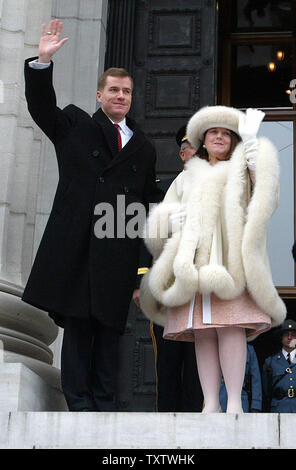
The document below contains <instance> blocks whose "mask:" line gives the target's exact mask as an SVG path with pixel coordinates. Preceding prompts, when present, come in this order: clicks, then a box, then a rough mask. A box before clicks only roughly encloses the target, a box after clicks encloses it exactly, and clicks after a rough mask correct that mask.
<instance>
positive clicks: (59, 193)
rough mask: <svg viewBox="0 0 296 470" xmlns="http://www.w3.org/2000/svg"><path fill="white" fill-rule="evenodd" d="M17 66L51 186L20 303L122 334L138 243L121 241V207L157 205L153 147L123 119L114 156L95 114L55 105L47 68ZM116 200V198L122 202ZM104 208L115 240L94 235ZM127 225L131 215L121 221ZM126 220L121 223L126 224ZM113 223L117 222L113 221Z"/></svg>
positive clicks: (106, 127)
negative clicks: (48, 152)
mask: <svg viewBox="0 0 296 470" xmlns="http://www.w3.org/2000/svg"><path fill="white" fill-rule="evenodd" d="M33 59H35V58H31V59H27V60H26V62H25V83H26V88H25V93H26V99H27V103H28V109H29V112H30V114H31V116H32V118H33V120H34V121H35V122H36V124H37V125H38V126H39V127H40V128H41V129H42V131H43V132H44V133H45V134H46V135H47V136H48V137H49V139H50V140H51V141H52V142H53V144H54V146H55V150H56V156H57V162H58V169H59V180H58V185H57V190H56V194H55V198H54V202H53V206H52V210H51V213H50V216H49V220H48V223H47V225H46V228H45V231H44V234H43V238H42V240H41V243H40V246H39V249H38V251H37V254H36V257H35V261H34V264H33V267H32V270H31V273H30V276H29V279H28V282H27V285H26V287H25V290H24V293H23V297H22V299H23V300H24V301H25V302H27V303H29V304H32V305H34V306H36V307H38V308H41V309H43V310H45V311H47V312H49V313H50V315H51V316H52V318H54V320H55V321H56V323H57V324H59V325H60V326H63V319H64V317H65V316H74V317H80V318H87V317H89V316H92V317H95V318H97V319H98V320H99V321H100V322H102V323H103V324H104V325H106V326H110V327H113V328H115V329H117V330H118V331H120V332H123V330H124V327H125V323H126V317H127V314H128V309H129V304H130V301H131V296H132V292H133V289H134V286H135V281H136V275H137V267H138V255H139V244H140V238H139V237H137V238H129V237H124V236H122V233H124V232H122V220H123V219H122V217H123V215H124V210H123V209H122V207H121V208H120V210H118V205H117V202H118V200H119V199H118V196H120V198H121V203H120V205H121V206H122V201H124V202H125V205H127V204H129V203H133V202H141V203H143V204H145V207H146V209H148V205H149V203H150V202H154V201H156V200H157V192H158V191H157V189H156V184H155V160H156V154H155V150H154V147H153V145H152V144H151V143H150V141H149V140H148V139H147V138H146V137H145V135H144V134H143V133H142V131H141V130H140V129H139V128H138V127H137V126H136V124H135V123H134V122H133V121H132V120H130V119H128V118H127V125H128V126H129V127H130V128H131V129H132V130H133V132H134V134H133V136H132V138H131V139H130V141H129V142H128V143H127V144H126V145H125V146H124V147H123V149H122V150H121V151H120V152H118V149H117V136H116V129H115V128H114V126H113V124H112V123H111V121H110V120H109V119H108V117H107V116H106V115H105V114H104V113H103V111H102V110H100V109H99V110H98V111H97V112H95V113H94V115H93V116H92V117H90V116H89V115H88V114H87V113H86V112H84V111H83V110H81V109H80V108H78V107H76V106H74V105H69V106H67V107H66V108H65V109H63V110H61V109H60V108H58V107H57V105H56V97H55V92H54V88H53V85H52V73H53V63H51V65H50V67H49V68H47V69H42V70H35V69H33V68H31V67H29V65H28V62H29V61H30V60H33ZM123 196H124V197H123ZM100 203H108V204H110V206H109V207H111V206H112V208H113V210H114V215H115V229H116V228H117V227H116V226H117V221H118V223H119V224H121V225H120V227H121V228H120V236H119V237H118V236H117V235H118V233H117V230H115V234H114V235H115V237H114V238H110V237H109V238H107V237H106V238H102V239H100V238H98V237H97V236H96V235H95V226H96V222H97V221H98V219H99V218H100V217H101V216H104V215H105V214H106V213H105V212H102V213H101V215H99V214H96V213H95V212H96V210H95V208H96V206H97V205H98V204H100ZM128 217H129V219H131V218H132V216H128ZM128 217H125V220H124V222H125V223H128V220H129V219H128ZM119 219H120V220H119Z"/></svg>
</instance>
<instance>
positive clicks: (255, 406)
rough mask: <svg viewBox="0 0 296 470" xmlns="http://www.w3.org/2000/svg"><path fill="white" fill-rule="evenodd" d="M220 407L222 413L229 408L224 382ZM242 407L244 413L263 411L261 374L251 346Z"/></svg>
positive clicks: (249, 345) (248, 352)
mask: <svg viewBox="0 0 296 470" xmlns="http://www.w3.org/2000/svg"><path fill="white" fill-rule="evenodd" d="M220 405H221V408H222V411H223V412H225V411H226V408H227V391H226V387H225V383H224V381H222V383H221V387H220ZM242 407H243V410H244V413H249V412H251V413H258V412H260V411H261V410H262V384H261V373H260V368H259V364H258V359H257V356H256V351H255V349H254V347H253V346H252V345H251V344H248V346H247V361H246V372H245V379H244V384H243V389H242Z"/></svg>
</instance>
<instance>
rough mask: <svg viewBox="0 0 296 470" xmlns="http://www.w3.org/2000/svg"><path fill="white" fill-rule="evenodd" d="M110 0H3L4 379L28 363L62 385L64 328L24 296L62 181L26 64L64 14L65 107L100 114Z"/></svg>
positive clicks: (58, 63)
mask: <svg viewBox="0 0 296 470" xmlns="http://www.w3.org/2000/svg"><path fill="white" fill-rule="evenodd" d="M107 3H108V2H107V0H83V1H82V0H63V2H60V1H59V0H0V19H1V24H0V67H1V69H0V142H1V144H0V342H2V343H0V346H1V345H3V346H4V363H3V364H2V365H1V364H0V366H1V367H2V369H1V367H0V376H1V371H2V373H3V371H4V369H3V367H4V366H5V363H14V364H15V363H22V364H23V365H24V366H25V367H28V368H29V369H31V371H33V372H34V373H35V374H37V375H38V376H39V377H41V380H43V381H45V382H46V383H47V384H48V385H49V386H50V387H53V388H54V389H55V390H58V389H60V371H59V364H60V362H59V356H60V346H61V338H62V334H61V333H62V332H61V331H60V332H59V329H58V327H57V326H56V325H55V324H54V323H53V321H52V320H51V319H50V318H49V317H48V315H47V313H46V312H43V311H41V310H39V309H37V308H34V307H31V306H30V305H27V304H25V303H24V302H22V301H21V300H20V297H21V295H22V291H23V288H24V285H25V283H26V281H27V278H28V275H29V273H30V269H31V266H32V263H33V260H34V257H35V254H36V251H37V248H38V246H39V243H40V240H41V237H42V234H43V231H44V228H45V225H46V222H47V219H48V215H49V213H50V209H51V205H52V201H53V197H54V193H55V189H56V186H57V165H56V160H55V155H54V149H53V146H52V144H51V142H49V140H48V139H47V138H46V137H45V136H44V135H43V134H42V132H41V131H40V130H39V129H38V128H37V126H36V125H35V124H34V123H33V121H32V119H31V117H30V115H29V113H28V111H27V105H26V102H25V98H24V84H23V62H24V59H25V58H27V57H30V56H34V55H37V54H38V43H39V38H40V32H41V24H42V23H46V24H48V22H49V21H50V19H52V18H56V17H57V18H59V19H61V20H62V21H63V22H64V25H65V26H64V31H65V36H66V35H67V36H68V37H69V38H70V41H68V43H67V44H66V45H65V46H64V48H63V49H62V50H60V51H59V52H58V53H57V55H56V56H55V58H54V61H55V88H56V93H57V99H58V103H59V106H60V107H63V106H65V105H66V104H68V103H70V102H73V103H75V104H77V105H78V106H81V107H82V108H83V109H85V110H86V111H88V112H90V113H92V112H94V110H95V108H96V99H95V95H96V82H97V76H98V73H99V72H101V71H102V70H103V64H104V52H105V32H106V17H107ZM54 366H55V367H54ZM10 373H11V365H10ZM3 403H4V402H3ZM31 403H32V401H31ZM0 404H1V400H0ZM44 406H46V404H45V405H44ZM53 406H54V405H53ZM63 406H64V405H63V404H61V403H59V404H58V405H57V408H51V409H63ZM37 408H38V406H37ZM37 408H36V409H37ZM38 409H40V408H38ZM44 409H46V408H44Z"/></svg>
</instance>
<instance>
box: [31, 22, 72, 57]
mask: <svg viewBox="0 0 296 470" xmlns="http://www.w3.org/2000/svg"><path fill="white" fill-rule="evenodd" d="M62 31H63V23H62V22H61V21H59V20H52V21H51V22H50V23H49V26H48V28H46V25H45V24H43V25H42V27H41V39H40V43H39V57H38V61H39V62H42V63H48V62H50V60H51V57H52V56H53V54H55V52H56V51H58V50H59V49H60V48H61V47H62V46H63V45H64V44H65V42H67V41H68V39H69V38H63V39H60V36H61V33H62Z"/></svg>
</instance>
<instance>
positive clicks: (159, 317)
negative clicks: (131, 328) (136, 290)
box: [140, 271, 166, 326]
mask: <svg viewBox="0 0 296 470" xmlns="http://www.w3.org/2000/svg"><path fill="white" fill-rule="evenodd" d="M149 277H150V271H148V272H147V273H146V274H145V275H144V276H143V278H142V281H141V284H140V306H141V310H142V311H143V312H144V313H145V315H146V316H147V317H148V318H149V320H152V321H153V322H155V323H157V324H158V325H161V326H165V319H166V308H165V307H164V306H163V305H161V304H159V303H158V302H157V301H156V300H155V298H154V297H153V295H152V294H151V291H150V287H149Z"/></svg>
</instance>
